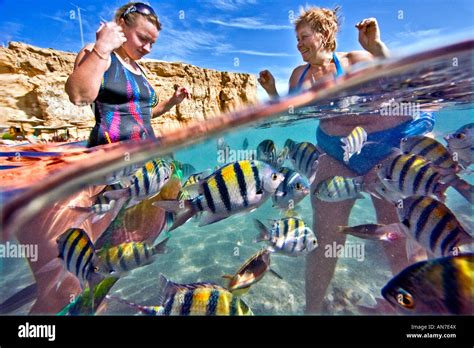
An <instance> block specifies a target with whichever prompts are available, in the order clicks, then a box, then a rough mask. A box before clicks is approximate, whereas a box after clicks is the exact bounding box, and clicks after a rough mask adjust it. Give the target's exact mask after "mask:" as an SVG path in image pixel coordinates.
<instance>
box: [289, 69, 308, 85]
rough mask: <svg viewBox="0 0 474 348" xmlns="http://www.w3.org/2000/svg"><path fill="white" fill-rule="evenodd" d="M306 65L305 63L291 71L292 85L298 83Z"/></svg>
mask: <svg viewBox="0 0 474 348" xmlns="http://www.w3.org/2000/svg"><path fill="white" fill-rule="evenodd" d="M306 66H307V64H303V65H300V66H297V67H296V68H295V69H293V72H292V73H291V77H290V86H293V85H296V83H297V82H298V79H299V78H300V76H301V74H302V73H303V70H304V69H305V68H306Z"/></svg>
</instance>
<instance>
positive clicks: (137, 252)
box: [97, 238, 169, 276]
mask: <svg viewBox="0 0 474 348" xmlns="http://www.w3.org/2000/svg"><path fill="white" fill-rule="evenodd" d="M168 240H169V238H166V239H164V240H163V241H162V242H160V243H159V244H157V245H155V246H151V245H149V244H148V243H146V242H128V243H122V244H119V245H116V246H113V247H110V248H105V249H101V250H98V251H97V268H98V272H100V273H101V274H104V275H113V276H121V275H123V274H125V273H127V272H129V271H131V270H134V269H136V268H139V267H143V266H146V265H149V264H150V263H152V262H153V261H154V260H155V257H156V255H158V254H164V253H166V252H167V249H166V243H167V242H168Z"/></svg>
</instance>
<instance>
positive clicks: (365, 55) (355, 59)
mask: <svg viewBox="0 0 474 348" xmlns="http://www.w3.org/2000/svg"><path fill="white" fill-rule="evenodd" d="M345 54H346V58H347V60H348V61H349V64H350V65H353V64H356V63H360V62H368V61H371V60H374V56H373V55H372V54H370V53H369V52H367V51H352V52H346V53H345Z"/></svg>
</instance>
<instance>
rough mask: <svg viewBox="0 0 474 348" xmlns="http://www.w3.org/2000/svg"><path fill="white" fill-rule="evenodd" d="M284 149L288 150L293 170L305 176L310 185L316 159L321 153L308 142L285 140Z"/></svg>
mask: <svg viewBox="0 0 474 348" xmlns="http://www.w3.org/2000/svg"><path fill="white" fill-rule="evenodd" d="M285 147H286V148H288V158H289V159H290V161H291V164H292V165H293V168H294V169H295V170H296V171H297V172H298V173H300V174H301V175H304V176H306V178H307V179H308V181H309V183H310V184H312V183H313V181H314V179H315V177H316V171H317V167H318V159H319V157H320V156H321V155H322V154H321V152H320V151H319V150H318V149H317V148H316V146H314V145H313V144H311V143H309V142H302V143H296V142H294V141H293V140H291V139H287V140H286V142H285Z"/></svg>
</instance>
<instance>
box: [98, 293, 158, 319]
mask: <svg viewBox="0 0 474 348" xmlns="http://www.w3.org/2000/svg"><path fill="white" fill-rule="evenodd" d="M107 299H108V300H111V301H116V302H119V303H122V304H124V305H126V306H128V307H130V308H133V309H137V310H139V311H140V312H142V313H143V314H147V315H157V314H158V311H157V310H155V307H148V306H142V305H139V304H137V303H134V302H130V301H127V300H124V299H123V298H120V297H116V296H111V295H107ZM160 308H161V307H160Z"/></svg>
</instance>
